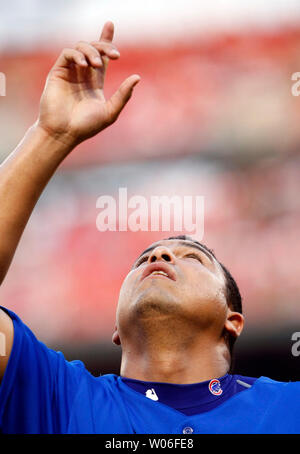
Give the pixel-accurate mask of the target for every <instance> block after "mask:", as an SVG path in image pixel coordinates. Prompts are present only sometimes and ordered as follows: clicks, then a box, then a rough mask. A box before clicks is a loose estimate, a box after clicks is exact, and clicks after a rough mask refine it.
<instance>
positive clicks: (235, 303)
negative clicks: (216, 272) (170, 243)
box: [164, 235, 242, 370]
mask: <svg viewBox="0 0 300 454" xmlns="http://www.w3.org/2000/svg"><path fill="white" fill-rule="evenodd" d="M164 240H186V241H191V242H192V243H196V244H198V245H200V246H201V247H202V248H203V249H205V250H206V251H207V252H209V253H210V254H211V255H212V256H213V257H214V258H215V260H216V261H217V262H218V263H219V265H220V266H221V268H222V270H223V273H224V276H225V282H226V290H225V297H226V301H227V304H228V306H229V307H230V308H231V309H232V310H233V311H234V312H239V313H240V314H242V297H241V294H240V291H239V288H238V286H237V283H236V282H235V280H234V278H233V277H232V275H231V274H230V272H229V271H228V269H227V268H226V267H225V266H224V265H223V263H221V262H220V261H219V260H218V259H217V257H216V255H215V253H214V251H213V250H212V249H209V248H208V247H207V246H205V244H203V243H200V242H199V241H197V240H194V238H192V237H190V236H188V235H178V236H170V237H169V238H164ZM224 335H225V340H226V341H227V343H228V347H229V351H230V355H231V366H230V370H232V368H233V347H234V344H235V341H236V338H235V337H233V336H231V335H228V333H224Z"/></svg>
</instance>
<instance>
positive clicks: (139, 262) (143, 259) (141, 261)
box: [135, 255, 148, 268]
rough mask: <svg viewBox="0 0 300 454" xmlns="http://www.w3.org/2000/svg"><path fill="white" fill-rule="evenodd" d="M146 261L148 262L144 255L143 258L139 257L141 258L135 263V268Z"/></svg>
mask: <svg viewBox="0 0 300 454" xmlns="http://www.w3.org/2000/svg"><path fill="white" fill-rule="evenodd" d="M147 260H148V256H147V255H144V257H141V258H140V259H139V260H138V261H137V262H136V265H135V267H136V268H137V267H138V266H140V265H141V264H142V263H144V262H146V261H147Z"/></svg>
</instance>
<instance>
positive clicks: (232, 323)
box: [224, 309, 245, 338]
mask: <svg viewBox="0 0 300 454" xmlns="http://www.w3.org/2000/svg"><path fill="white" fill-rule="evenodd" d="M244 320H245V319H244V316H243V315H242V314H240V312H233V311H232V310H231V309H228V314H227V320H226V322H225V325H224V328H225V330H226V331H227V332H228V333H229V334H231V336H233V337H235V338H237V337H239V335H240V334H241V332H242V331H243V327H244Z"/></svg>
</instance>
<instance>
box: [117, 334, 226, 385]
mask: <svg viewBox="0 0 300 454" xmlns="http://www.w3.org/2000/svg"><path fill="white" fill-rule="evenodd" d="M140 346H141V347H142V348H136V346H135V345H134V346H132V345H125V346H123V347H122V363H121V371H120V374H121V376H123V377H127V378H133V379H136V380H142V381H152V382H165V383H177V384H190V383H199V382H202V381H206V380H211V379H213V378H218V377H222V376H223V375H225V374H226V373H227V372H228V370H229V366H230V358H229V353H228V349H227V346H226V345H225V344H224V342H223V341H222V342H221V341H220V342H215V343H213V342H212V340H211V339H209V338H207V337H206V338H205V339H197V340H195V339H193V342H192V343H191V342H184V341H183V339H182V338H181V339H180V342H178V343H176V342H175V343H174V342H173V343H172V342H170V341H169V342H168V343H166V344H165V343H163V342H159V343H157V342H155V343H151V342H148V343H144V342H141V343H140Z"/></svg>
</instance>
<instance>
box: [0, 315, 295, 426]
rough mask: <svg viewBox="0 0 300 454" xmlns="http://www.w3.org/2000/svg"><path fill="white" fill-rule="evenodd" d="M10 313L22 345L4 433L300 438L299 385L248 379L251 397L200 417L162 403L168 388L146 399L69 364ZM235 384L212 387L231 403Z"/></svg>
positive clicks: (1, 406) (4, 394)
mask: <svg viewBox="0 0 300 454" xmlns="http://www.w3.org/2000/svg"><path fill="white" fill-rule="evenodd" d="M3 309H4V308H3ZM4 310H5V311H6V312H7V313H8V314H9V315H10V317H11V318H12V320H13V323H14V343H13V348H12V352H11V356H10V359H9V362H8V365H7V368H6V372H5V375H4V378H3V380H2V383H1V386H0V430H1V432H2V433H54V434H58V433H69V434H73V433H84V434H95V433H104V434H135V433H139V434H180V433H186V434H191V433H194V434H237V433H244V434H245V433H247V434H248V433H249V434H250V433H251V434H252V433H263V434H265V433H300V416H299V394H300V383H299V382H289V383H283V382H277V381H274V380H271V379H269V378H266V377H260V378H258V379H256V380H255V379H253V382H252V383H250V384H249V379H248V378H247V377H246V378H245V381H243V377H240V380H239V381H240V385H241V386H244V387H246V389H244V390H243V392H239V391H240V390H237V391H236V392H235V393H234V394H233V395H227V398H226V399H223V400H222V401H220V403H219V405H217V406H212V407H211V406H210V407H209V408H210V409H209V408H208V409H207V408H206V409H205V411H202V412H200V413H196V414H194V412H192V414H185V413H184V412H182V411H179V410H178V409H176V408H172V407H171V406H170V405H166V403H164V402H163V401H160V400H158V399H156V396H157V392H160V389H163V388H162V387H161V388H159V387H158V388H157V390H156V391H155V390H153V389H149V390H148V392H149V393H148V396H145V394H144V393H142V392H139V391H138V390H137V389H134V387H135V386H136V384H134V382H133V381H132V382H131V383H129V381H128V382H127V383H126V380H125V381H124V379H122V378H121V377H119V376H117V375H113V374H109V375H103V376H100V377H94V376H92V375H91V374H90V373H89V372H88V371H87V370H86V368H85V367H84V365H83V363H82V362H81V361H71V362H69V361H66V360H65V358H64V356H63V354H62V353H60V352H55V351H53V350H51V349H49V348H48V347H47V346H46V345H44V344H43V343H42V342H40V341H38V340H37V339H36V337H35V336H34V334H33V333H32V332H31V331H30V330H29V329H28V328H27V327H26V326H25V325H24V324H23V323H22V321H21V320H20V319H19V318H18V317H17V316H16V315H15V314H14V313H13V312H11V311H8V310H7V309H4ZM232 377H235V376H224V377H221V378H220V379H219V380H218V379H214V380H211V381H210V382H209V392H210V394H211V395H212V396H213V397H214V398H216V399H222V395H223V398H224V395H225V394H226V393H225V388H226V386H227V385H226V383H227V384H228V383H232V380H233V378H232ZM250 382H251V381H250ZM142 383H143V382H141V386H142V385H143V384H142ZM223 385H224V394H223V392H222V386H223ZM175 386H176V385H175ZM178 386H184V385H178ZM230 386H231V385H230ZM230 386H229V384H228V390H229V389H231V388H230ZM228 392H229V391H228ZM210 394H209V395H210ZM180 408H181V407H180Z"/></svg>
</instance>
